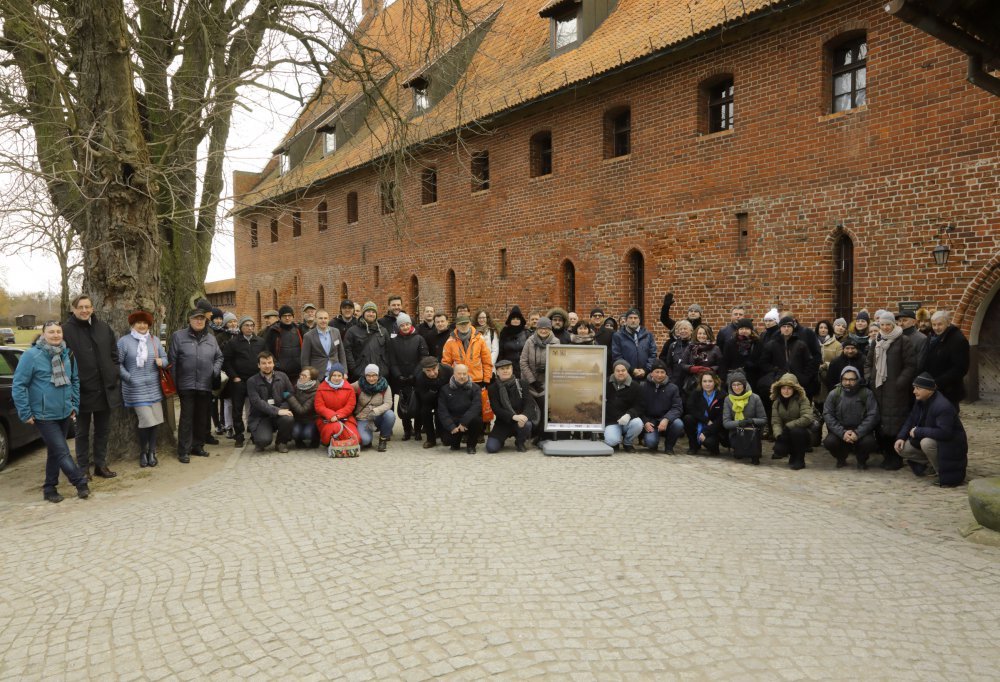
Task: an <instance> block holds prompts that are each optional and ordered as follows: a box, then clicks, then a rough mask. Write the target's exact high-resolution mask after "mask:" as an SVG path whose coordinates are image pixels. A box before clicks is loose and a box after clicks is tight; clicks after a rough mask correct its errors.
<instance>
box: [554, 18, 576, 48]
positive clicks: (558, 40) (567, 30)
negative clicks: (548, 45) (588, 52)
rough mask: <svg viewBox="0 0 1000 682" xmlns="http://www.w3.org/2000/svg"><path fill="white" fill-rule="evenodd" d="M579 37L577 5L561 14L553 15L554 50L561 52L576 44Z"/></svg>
mask: <svg viewBox="0 0 1000 682" xmlns="http://www.w3.org/2000/svg"><path fill="white" fill-rule="evenodd" d="M578 37H579V34H578V33H577V10H576V8H575V7H574V8H573V9H572V10H571V11H569V12H566V13H564V14H562V15H560V16H557V17H552V50H553V52H561V51H563V50H565V49H567V48H570V47H572V46H574V45H576V41H577V39H578Z"/></svg>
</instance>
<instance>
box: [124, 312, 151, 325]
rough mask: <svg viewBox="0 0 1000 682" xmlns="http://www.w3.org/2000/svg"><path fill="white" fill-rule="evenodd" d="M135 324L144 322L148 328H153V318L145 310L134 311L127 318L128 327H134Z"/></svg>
mask: <svg viewBox="0 0 1000 682" xmlns="http://www.w3.org/2000/svg"><path fill="white" fill-rule="evenodd" d="M136 322H145V323H146V324H148V325H149V326H150V327H152V326H153V316H152V315H151V314H150V313H147V312H146V311H145V310H136V311H135V312H133V313H132V314H131V315H129V316H128V326H130V327H131V326H132V325H134V324H135V323H136Z"/></svg>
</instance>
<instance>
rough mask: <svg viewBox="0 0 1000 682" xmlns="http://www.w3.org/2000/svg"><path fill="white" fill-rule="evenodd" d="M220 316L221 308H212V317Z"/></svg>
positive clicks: (214, 318)
mask: <svg viewBox="0 0 1000 682" xmlns="http://www.w3.org/2000/svg"><path fill="white" fill-rule="evenodd" d="M220 317H222V308H212V319H213V320H216V319H218V318H220Z"/></svg>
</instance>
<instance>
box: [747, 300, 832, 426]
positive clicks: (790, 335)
mask: <svg viewBox="0 0 1000 682" xmlns="http://www.w3.org/2000/svg"><path fill="white" fill-rule="evenodd" d="M778 326H779V328H780V330H781V331H780V332H779V334H778V336H775V337H774V338H773V339H771V340H770V341H768V342H767V343H765V344H764V348H763V349H762V350H761V354H760V367H761V378H760V379H759V380H758V381H757V386H755V387H754V390H755V391H756V393H757V395H759V396H761V399H764V396H765V395H767V396H770V395H771V384H773V383H774V382H775V381H777V380H778V379H779V378H780V377H781V376H782V375H783V374H787V373H788V372H791V373H792V374H794V375H795V378H796V379H797V380H798V382H799V385H800V386H802V387H803V388H805V389H806V394H807V395H809V396H810V397H812V396H811V394H810V393H809V387H810V386H813V387H815V386H816V382H817V381H818V379H817V377H818V376H819V362H818V361H817V359H816V358H814V357H813V355H812V354H811V353H810V352H809V348H808V346H806V343H805V342H804V341H803V340H802V339H801V338H799V335H798V333H797V331H796V329H795V320H794V319H793V318H792V317H790V316H785V317H783V318H781V321H780V322H779V323H778ZM768 403H769V401H768V400H764V406H765V407H768V408H769V409H768V415H769V416H770V414H771V411H770V406H769V405H768Z"/></svg>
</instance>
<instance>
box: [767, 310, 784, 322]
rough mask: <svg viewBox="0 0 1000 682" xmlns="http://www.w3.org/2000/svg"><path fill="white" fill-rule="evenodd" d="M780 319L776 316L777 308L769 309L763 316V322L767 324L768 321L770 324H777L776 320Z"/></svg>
mask: <svg viewBox="0 0 1000 682" xmlns="http://www.w3.org/2000/svg"><path fill="white" fill-rule="evenodd" d="M780 317H781V315H779V314H778V309H777V308H771V309H770V310H768V311H767V314H766V315H764V321H765V322H769V321H770V322H777V321H778V318H780Z"/></svg>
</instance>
